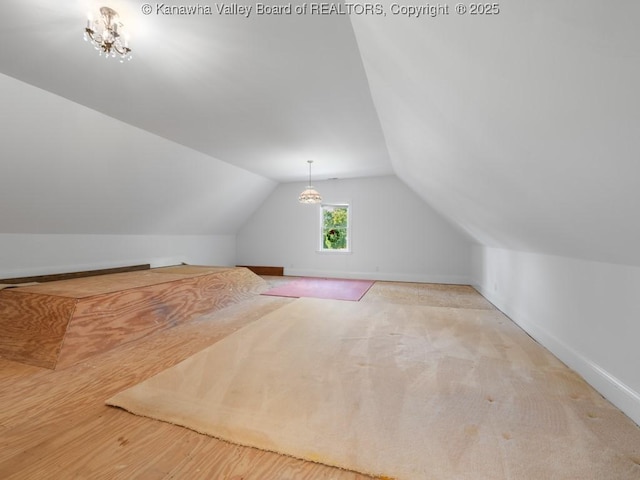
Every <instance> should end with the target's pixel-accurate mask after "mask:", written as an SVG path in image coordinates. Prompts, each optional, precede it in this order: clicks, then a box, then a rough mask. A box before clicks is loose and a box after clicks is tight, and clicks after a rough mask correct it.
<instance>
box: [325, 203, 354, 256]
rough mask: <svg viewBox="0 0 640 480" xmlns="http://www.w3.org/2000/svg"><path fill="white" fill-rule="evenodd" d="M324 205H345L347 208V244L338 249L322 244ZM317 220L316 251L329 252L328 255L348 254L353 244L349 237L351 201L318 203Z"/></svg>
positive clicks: (351, 213)
mask: <svg viewBox="0 0 640 480" xmlns="http://www.w3.org/2000/svg"><path fill="white" fill-rule="evenodd" d="M325 207H346V209H347V246H346V248H342V249H340V250H336V249H330V248H326V247H325V245H324V232H323V228H324V210H325ZM318 218H319V221H318V250H317V253H322V254H330V255H344V254H350V253H351V250H352V246H353V239H352V237H351V231H352V229H351V224H352V223H353V220H352V219H353V206H352V205H351V202H335V203H334V202H323V203H321V204H320V209H319V217H318Z"/></svg>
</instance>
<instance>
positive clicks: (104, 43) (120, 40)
mask: <svg viewBox="0 0 640 480" xmlns="http://www.w3.org/2000/svg"><path fill="white" fill-rule="evenodd" d="M84 38H85V40H87V41H89V40H91V43H92V44H93V46H94V47H95V48H96V50H98V51H99V54H100V56H102V54H103V53H104V54H105V58H109V57H113V58H116V57H120V61H121V62H122V61H124V59H125V58H127V59H129V60H130V59H131V48H129V36H128V34H127V33H126V32H124V30H123V24H122V22H120V20H119V16H118V12H116V11H115V10H113V9H112V8H109V7H102V8H100V18H99V19H96V20H93V19H92V16H91V14H89V15H87V26H86V28H85V29H84Z"/></svg>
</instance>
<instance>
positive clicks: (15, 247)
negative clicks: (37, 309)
mask: <svg viewBox="0 0 640 480" xmlns="http://www.w3.org/2000/svg"><path fill="white" fill-rule="evenodd" d="M235 256H236V238H235V235H62V234H61V235H33V234H0V278H16V277H28V276H32V275H46V274H53V273H67V272H77V271H85V270H96V269H101V268H113V267H122V266H127V265H139V264H145V263H149V264H151V267H161V266H166V265H177V264H180V263H183V262H184V263H188V264H191V265H220V266H233V265H234V264H235Z"/></svg>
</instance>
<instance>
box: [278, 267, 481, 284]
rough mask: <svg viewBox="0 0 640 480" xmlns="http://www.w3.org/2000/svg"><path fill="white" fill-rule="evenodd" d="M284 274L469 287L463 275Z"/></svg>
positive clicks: (301, 271)
mask: <svg viewBox="0 0 640 480" xmlns="http://www.w3.org/2000/svg"><path fill="white" fill-rule="evenodd" d="M284 274H285V275H289V276H292V277H320V278H349V279H358V280H379V281H386V282H418V283H446V284H450V285H469V284H470V280H471V279H470V278H469V277H466V276H463V275H438V274H435V275H430V274H412V273H393V272H335V271H327V270H309V269H297V268H285V269H284Z"/></svg>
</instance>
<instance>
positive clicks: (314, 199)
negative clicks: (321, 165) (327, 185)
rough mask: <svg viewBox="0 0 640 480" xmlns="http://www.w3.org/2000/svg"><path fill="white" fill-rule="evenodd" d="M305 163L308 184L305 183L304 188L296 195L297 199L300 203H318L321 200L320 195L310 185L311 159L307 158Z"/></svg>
mask: <svg viewBox="0 0 640 480" xmlns="http://www.w3.org/2000/svg"><path fill="white" fill-rule="evenodd" d="M307 163H308V164H309V184H308V185H307V188H306V190H305V191H304V192H302V193H301V194H300V196H299V197H298V201H299V202H300V203H320V202H322V197H321V196H320V194H319V193H318V192H317V191H315V190H314V188H313V187H312V186H311V164H312V163H313V160H307Z"/></svg>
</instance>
